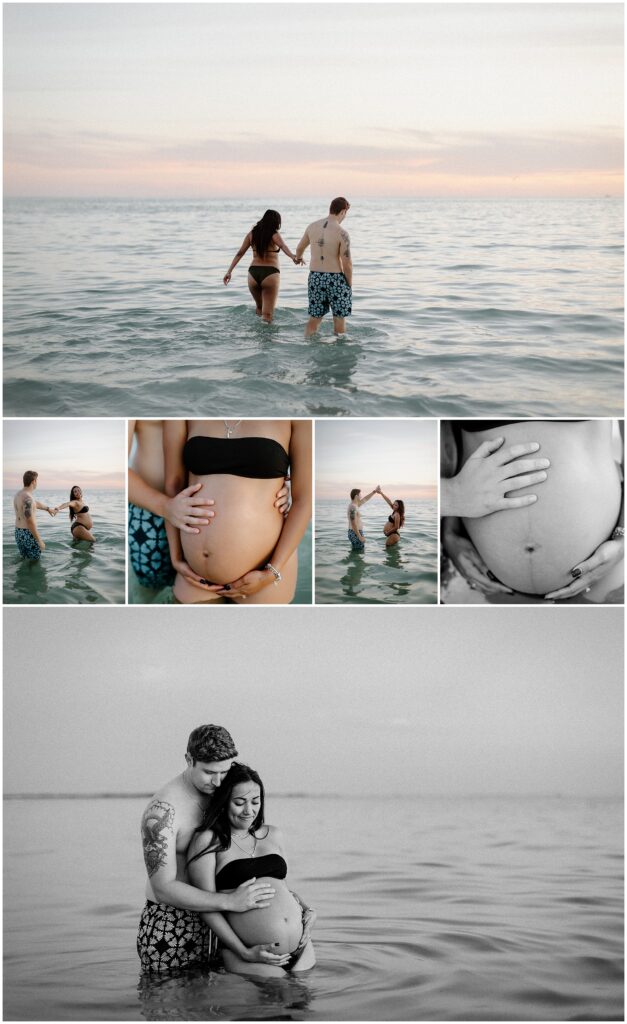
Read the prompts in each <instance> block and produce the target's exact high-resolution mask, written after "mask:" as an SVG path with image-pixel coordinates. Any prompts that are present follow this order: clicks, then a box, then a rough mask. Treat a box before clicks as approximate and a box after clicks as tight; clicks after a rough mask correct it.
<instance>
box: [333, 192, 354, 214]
mask: <svg viewBox="0 0 627 1024" xmlns="http://www.w3.org/2000/svg"><path fill="white" fill-rule="evenodd" d="M350 208H351V204H350V203H349V201H348V199H345V198H344V196H338V197H337V199H332V200H331V205H330V207H329V213H334V214H335V216H336V217H337V215H338V213H341V212H342V210H350Z"/></svg>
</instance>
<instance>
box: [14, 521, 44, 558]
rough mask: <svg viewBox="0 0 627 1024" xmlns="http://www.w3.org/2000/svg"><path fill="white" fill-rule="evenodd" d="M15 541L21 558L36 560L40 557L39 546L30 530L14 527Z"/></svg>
mask: <svg viewBox="0 0 627 1024" xmlns="http://www.w3.org/2000/svg"><path fill="white" fill-rule="evenodd" d="M15 543H16V544H17V550H18V551H19V553H20V555H21V556H22V558H28V559H29V560H30V561H31V562H37V561H39V559H40V558H41V548H40V547H39V544H38V543H37V541H36V540H35V538H34V537H33V535H32V533H31V532H30V530H24V529H21V528H18V527H17V526H16V527H15Z"/></svg>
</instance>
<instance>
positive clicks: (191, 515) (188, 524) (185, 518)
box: [165, 484, 215, 533]
mask: <svg viewBox="0 0 627 1024" xmlns="http://www.w3.org/2000/svg"><path fill="white" fill-rule="evenodd" d="M201 487H202V484H192V485H191V486H190V487H186V488H185V490H183V491H179V493H178V494H175V495H174V497H173V498H168V499H167V501H166V505H165V518H166V519H167V520H168V522H170V523H172V526H176V527H178V529H179V530H181V531H182V532H183V533H200V530H199V529H198V527H199V526H209V525H210V524H211V520H212V518H213V516H214V515H215V512H214V511H212V509H211V508H210V506H211V505H215V502H214V501H213V499H212V498H194V497H193V495H195V494H196V492H197V491H199V490H200V488H201Z"/></svg>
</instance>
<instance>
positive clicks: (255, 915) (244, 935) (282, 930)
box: [227, 878, 303, 953]
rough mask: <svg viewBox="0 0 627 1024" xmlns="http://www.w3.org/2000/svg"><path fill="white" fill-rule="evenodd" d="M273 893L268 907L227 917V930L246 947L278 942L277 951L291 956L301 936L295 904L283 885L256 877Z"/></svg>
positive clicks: (297, 908) (275, 880)
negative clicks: (229, 926) (231, 930)
mask: <svg viewBox="0 0 627 1024" xmlns="http://www.w3.org/2000/svg"><path fill="white" fill-rule="evenodd" d="M257 881H258V882H267V883H268V885H271V886H272V888H273V889H274V890H275V894H274V897H273V898H272V901H271V903H270V905H269V906H268V907H259V908H258V909H257V910H247V911H245V912H244V913H243V914H228V915H227V917H228V921H229V924H230V925H231V928H232V929H233V931H234V932H235V933H236V935H238V936H239V938H240V939H241V940H242V942H243V943H244V944H245V945H247V946H256V945H257V944H258V943H261V942H263V943H266V942H271V943H274V942H278V943H279V946H278V947H277V952H280V953H292V952H293V951H294V950H295V949H296V947H297V945H298V943H299V942H300V938H301V935H302V931H303V928H302V916H301V910H300V907H299V906H298V903H297V902H296V900H295V899H294V897H293V896H292V894H291V892H290V891H289V889H288V888H287V886H286V884H285V882H283V881H281V880H279V879H277V878H258V879H257Z"/></svg>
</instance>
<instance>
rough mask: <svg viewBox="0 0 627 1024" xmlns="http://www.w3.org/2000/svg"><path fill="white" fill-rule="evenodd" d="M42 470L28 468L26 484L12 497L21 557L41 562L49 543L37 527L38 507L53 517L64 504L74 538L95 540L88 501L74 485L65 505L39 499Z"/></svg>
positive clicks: (16, 535) (18, 548)
mask: <svg viewBox="0 0 627 1024" xmlns="http://www.w3.org/2000/svg"><path fill="white" fill-rule="evenodd" d="M38 478H39V474H38V473H36V472H35V470H34V469H27V470H26V472H25V473H24V476H23V481H24V486H23V487H22V489H21V490H20V491H18V492H17V494H16V495H15V497H14V498H13V508H14V509H15V543H16V545H17V550H18V551H19V553H20V555H21V556H22V558H26V559H28V561H30V562H38V561H39V559H40V558H41V553H42V551H45V549H46V544H45V541H44V540H43V539H42V537H41V535H40V533H39V530H38V529H37V509H40V510H41V511H42V512H47V513H48V515H50V516H52V518H53V519H54V517H55V516H56V515H57V513H59V512H62V511H63V509H64V508H69V510H70V532H71V534H72V538H73V539H74V540H88V541H94V540H95V539H96V538H95V537H94V535H93V533H92V532H91V528H92V526H93V521H92V518H91V515H90V514H89V505H84V504H83V492H82V491H81V489H80V487H77V486H74V487H72V489H71V491H70V500H69V501H65V502H64V503H63V504H62V505H55V506H54V508H51V507H50V505H44V504H43V502H41V501H37V499H36V498H35V491H36V489H37V481H38Z"/></svg>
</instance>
